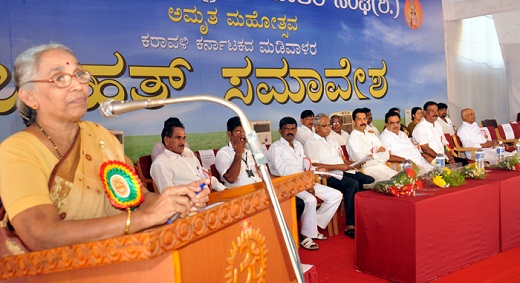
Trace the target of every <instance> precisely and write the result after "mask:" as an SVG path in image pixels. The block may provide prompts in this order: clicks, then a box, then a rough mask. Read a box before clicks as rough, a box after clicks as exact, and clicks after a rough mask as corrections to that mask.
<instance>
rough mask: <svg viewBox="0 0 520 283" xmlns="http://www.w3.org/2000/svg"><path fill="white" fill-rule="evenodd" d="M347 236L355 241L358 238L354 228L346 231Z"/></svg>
mask: <svg viewBox="0 0 520 283" xmlns="http://www.w3.org/2000/svg"><path fill="white" fill-rule="evenodd" d="M345 236H349V237H350V238H352V239H354V238H355V237H356V233H355V230H354V228H351V229H345Z"/></svg>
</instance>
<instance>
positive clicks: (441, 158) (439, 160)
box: [435, 153, 446, 167]
mask: <svg viewBox="0 0 520 283" xmlns="http://www.w3.org/2000/svg"><path fill="white" fill-rule="evenodd" d="M445 162H446V157H445V156H444V154H442V153H439V154H437V157H435V166H437V167H444V163H445Z"/></svg>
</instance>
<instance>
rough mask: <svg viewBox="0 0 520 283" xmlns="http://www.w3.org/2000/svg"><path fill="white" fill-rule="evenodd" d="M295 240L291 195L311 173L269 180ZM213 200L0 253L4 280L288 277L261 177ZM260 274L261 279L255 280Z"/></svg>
mask: <svg viewBox="0 0 520 283" xmlns="http://www.w3.org/2000/svg"><path fill="white" fill-rule="evenodd" d="M273 184H274V186H275V190H276V194H277V196H278V199H279V201H280V205H281V208H282V211H283V213H284V217H285V221H286V222H287V226H288V227H289V229H290V230H291V232H292V235H293V238H294V240H295V242H296V243H297V242H298V239H297V237H298V227H297V223H296V208H295V201H294V197H293V196H294V195H295V194H296V193H298V192H299V191H302V190H306V189H308V188H310V187H312V186H313V184H314V174H313V172H309V171H308V172H304V173H300V174H296V175H291V176H286V177H279V178H276V179H273ZM218 202H223V203H221V204H220V205H218V206H215V207H212V208H210V209H208V210H206V211H203V212H200V213H198V214H195V215H193V216H190V217H187V218H185V219H179V220H177V221H175V222H173V223H172V224H169V225H164V226H161V227H158V228H155V229H152V230H147V231H144V232H141V233H136V234H133V235H127V236H121V237H118V238H112V239H107V240H103V241H97V242H89V243H82V244H77V245H72V246H65V247H59V248H55V249H51V250H43V251H37V252H31V253H27V254H23V255H19V256H12V257H6V258H1V259H0V266H1V273H0V280H2V281H3V280H6V281H7V282H11V280H13V279H14V281H12V282H70V281H74V282H89V283H90V282H113V283H116V282H139V283H143V282H153V283H155V282H257V281H260V282H261V281H264V282H295V281H296V276H295V274H294V270H293V268H292V265H291V260H290V258H289V255H288V253H287V248H286V247H285V244H284V240H283V237H282V233H281V232H280V228H279V225H278V223H277V220H276V215H275V213H274V210H273V209H272V206H271V201H270V199H269V194H268V193H267V191H266V189H265V185H264V184H263V183H257V184H253V185H248V186H243V187H238V188H234V189H228V190H225V191H222V192H215V193H211V194H210V204H211V203H218ZM259 279H260V280H259Z"/></svg>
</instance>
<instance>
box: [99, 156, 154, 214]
mask: <svg viewBox="0 0 520 283" xmlns="http://www.w3.org/2000/svg"><path fill="white" fill-rule="evenodd" d="M99 176H100V177H101V181H102V183H103V187H104V188H105V192H106V194H107V196H108V199H109V200H110V203H112V206H114V207H115V208H118V209H124V210H127V209H130V210H134V209H135V208H136V207H137V206H138V205H139V204H141V202H143V200H144V194H143V191H142V188H141V180H139V178H138V177H137V175H136V174H135V172H134V170H133V169H132V168H131V167H130V166H128V165H127V164H126V163H124V162H121V161H116V160H111V161H106V162H104V163H103V164H102V165H101V168H100V171H99Z"/></svg>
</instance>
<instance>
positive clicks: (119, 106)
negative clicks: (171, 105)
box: [99, 99, 165, 118]
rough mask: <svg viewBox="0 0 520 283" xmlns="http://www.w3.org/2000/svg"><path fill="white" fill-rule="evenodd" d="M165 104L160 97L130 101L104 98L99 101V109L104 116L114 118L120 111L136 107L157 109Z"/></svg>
mask: <svg viewBox="0 0 520 283" xmlns="http://www.w3.org/2000/svg"><path fill="white" fill-rule="evenodd" d="M164 105H165V103H164V102H163V100H162V99H155V100H151V99H146V100H132V101H115V100H113V99H108V100H105V101H103V102H102V103H101V106H100V107H99V111H100V112H101V115H103V117H105V118H115V117H117V116H118V115H119V114H121V113H126V112H130V111H134V110H138V109H158V108H161V107H163V106H164Z"/></svg>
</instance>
